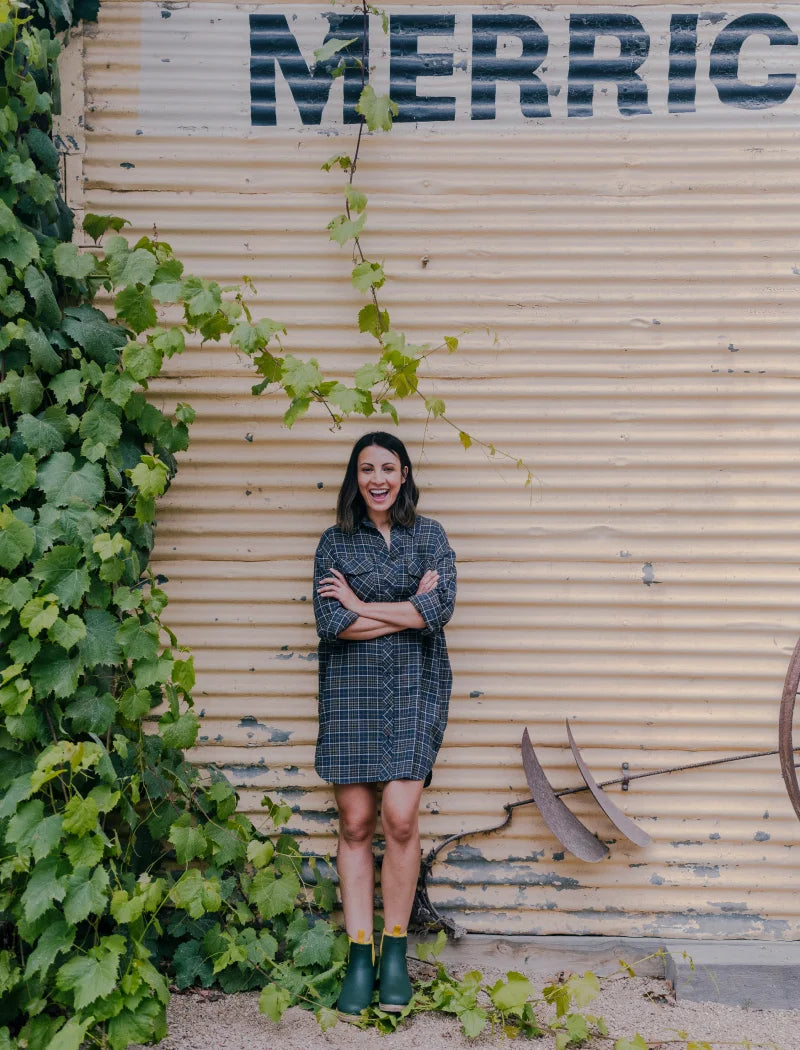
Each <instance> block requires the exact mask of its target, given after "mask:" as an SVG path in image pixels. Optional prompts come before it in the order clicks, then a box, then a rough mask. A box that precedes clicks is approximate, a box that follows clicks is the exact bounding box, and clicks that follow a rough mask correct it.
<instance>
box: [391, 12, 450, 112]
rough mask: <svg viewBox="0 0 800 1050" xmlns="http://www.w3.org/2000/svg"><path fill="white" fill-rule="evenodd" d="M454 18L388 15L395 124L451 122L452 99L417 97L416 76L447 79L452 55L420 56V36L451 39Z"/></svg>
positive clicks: (429, 96)
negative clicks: (425, 121) (400, 122)
mask: <svg viewBox="0 0 800 1050" xmlns="http://www.w3.org/2000/svg"><path fill="white" fill-rule="evenodd" d="M455 23H456V16H455V15H392V16H391V22H390V31H389V39H390V55H391V57H390V60H389V94H390V95H391V97H392V99H393V101H394V102H396V103H397V105H398V107H399V110H398V114H397V116H396V117H395V118H394V119H395V120H397V121H406V122H409V121H415V120H455V119H456V100H455V98H454V97H452V96H449V95H448V96H445V97H443V98H437V97H435V96H433V95H418V94H417V77H448V76H452V73H453V56H452V55H435V54H425V53H423V54H420V53H419V51H418V50H417V46H418V42H419V38H420V37H421V36H451V35H452V33H453V30H454V29H455Z"/></svg>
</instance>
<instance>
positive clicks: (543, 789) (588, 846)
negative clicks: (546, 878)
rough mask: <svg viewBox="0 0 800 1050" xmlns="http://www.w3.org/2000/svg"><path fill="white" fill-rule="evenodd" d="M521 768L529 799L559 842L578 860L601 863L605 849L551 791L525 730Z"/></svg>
mask: <svg viewBox="0 0 800 1050" xmlns="http://www.w3.org/2000/svg"><path fill="white" fill-rule="evenodd" d="M522 765H523V767H524V769H525V779H526V780H527V781H528V787H529V788H530V790H531V796H532V797H533V800H534V802H535V803H536V805H537V806H538V807H539V810H540V812H541V814H542V816H543V817H544V822H545V824H546V825H547V826H548V828H550V830H551V831H552V832H553V834H554V835H555V837H556V838H557V839H558V841H559V842H560V843H561V844H562V845H563V846H565V847H566V848H567V849H568V850H569V851H570V853H574V854H575V856H576V857H579V858H580V859H581V860H589V861H596V860H602V859H603V857H605V856H606V854H607V853H608V849H607V848H606V847H605V846H604V845H603V843H602V842H600V841H599V839H597V838H595V836H594V835H593V834H592V833H591V831H589V829H588V828H587V827H586V825H585V824H582V823H581V822H580V821H579V820H578V818H577V817H576V816H575V814H574V813H572V812H571V811H570V810H569V809H567V807H566V806H565V805H564V803H563V802H562V801H561V799H560V798H558V796H557V795H556V794H555V792H554V791H553V789H552V788H551V787H550V781H549V780H548V779H547V777H546V775H545V772H544V770H543V769H542V767H541V766H540V765H539V759H538V758H537V757H536V752H535V751H534V750H533V744H532V743H531V738H530V735H529V733H528V730H527V729H526V730H525V732H524V733H523V734H522Z"/></svg>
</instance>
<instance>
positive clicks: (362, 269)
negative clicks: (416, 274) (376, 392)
mask: <svg viewBox="0 0 800 1050" xmlns="http://www.w3.org/2000/svg"><path fill="white" fill-rule="evenodd" d="M351 279H352V282H353V287H354V288H355V289H357V290H358V291H359V292H368V291H369V290H370V288H380V287H381V286H382V285H383V283H384V282H385V280H386V274H385V273H384V272H383V267H382V266H381V264H380V263H375V262H369V260H365V261H364V262H361V263H359V264H358V265H357V266H354V267H353V273H352V275H351ZM361 367H362V368H366V367H369V366H368V365H362V366H361ZM372 367H374V366H372ZM359 371H360V369H359ZM357 385H359V386H360V385H361V384H357Z"/></svg>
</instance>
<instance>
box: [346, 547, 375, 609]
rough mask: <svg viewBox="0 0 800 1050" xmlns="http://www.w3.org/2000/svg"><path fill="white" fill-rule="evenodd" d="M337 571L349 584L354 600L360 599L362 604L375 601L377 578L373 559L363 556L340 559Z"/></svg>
mask: <svg viewBox="0 0 800 1050" xmlns="http://www.w3.org/2000/svg"><path fill="white" fill-rule="evenodd" d="M338 569H339V572H341V573H342V574H343V575H344V578H345V579H346V580H347V582H348V583H349V584H350V588H351V590H352V591H353V593H354V594H355V596H356V598H360V599H361V601H362V602H368V601H376V600H377V591H378V578H377V575H376V571H375V561H374V559H372V558H370V557H365V556H364V555H360V556H358V557H351V558H340V559H339V565H338Z"/></svg>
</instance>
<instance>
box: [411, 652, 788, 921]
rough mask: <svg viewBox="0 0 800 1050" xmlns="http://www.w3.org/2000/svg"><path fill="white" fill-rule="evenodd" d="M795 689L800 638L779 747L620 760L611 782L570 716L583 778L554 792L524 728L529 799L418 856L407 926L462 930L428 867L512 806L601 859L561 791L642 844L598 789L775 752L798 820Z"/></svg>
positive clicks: (601, 848) (582, 853)
mask: <svg viewBox="0 0 800 1050" xmlns="http://www.w3.org/2000/svg"><path fill="white" fill-rule="evenodd" d="M798 690H800V641H798V643H797V645H796V646H795V649H794V652H793V653H792V657H791V660H790V661H789V668H788V670H787V672H786V678H785V680H784V686H783V696H782V699H781V706H780V713H779V716H778V748H777V750H772V751H757V752H750V753H749V754H743V755H727V756H725V757H724V758H713V759H709V760H707V761H705V762H690V763H687V764H685V765H681V766H668V767H665V768H663V769H654V770H649V771H647V772H644V773H629V772H628V763H627V762H623V763H622V776H621V777H615V778H614V779H612V780H604V781H602V783H598V782H597V781H596V780H595V779H594V777H593V776H592V774H591V772H590V770H589V767H588V766H587V764H586V761H585V759H584V758H583V755H582V754H581V752H580V749H579V748H578V745H577V743H576V742H575V737H574V735H573V733H572V728H571V727H570V724H569V720H567V721H566V729H567V739H568V740H569V746H570V749H571V751H572V756H573V758H574V760H575V763H576V765H577V767H578V769H579V771H580V773H581V777H582V778H583V785H582V786H581V787H570V788H559V789H558V790H555V789H554V788H553V787H552V785H551V784H550V782H549V780H548V779H547V775H546V773H545V771H544V769H543V768H542V765H541V763H540V762H539V759H538V757H537V755H536V752H535V750H534V747H533V743H532V742H531V738H530V734H529V733H528V730H527V729H525V731H524V732H523V734H522V742H521V748H522V765H523V768H524V770H525V779H526V780H527V782H528V787H529V788H530V792H531V797H530V798H525V799H520V800H519V801H517V802H507V803H506V804H505V805H504V806H503V809H504V810H505V817H504V818H503V819H502V820H501V821H500V822H499V823H498V824H492V825H491V826H490V827H484V828H471V829H469V830H467V831H460V832H458V833H456V834H455V835H449V836H448V837H447V838H445V839H443V840H442V841H441V842H440V843H439V844H438V845H437V846H435V847H434V848H433V849H432V850H431V851H430V852H429V853H428V855H427V856H426V857H425V858H424V859H423V861H422V865H421V868H420V876H419V882H418V884H417V891H416V895H415V898H414V908H413V912H412V925H413V926H414V928H416V929H428V930H430V929H431V928H432V927H436V928H439V929H445V930H446V931H447V932H448V933H449V934H450V936H451V937H453V938H454V939H456V940H457V939H458V938H460V937H462V936H463V935H464V933H465V932H466V931H465V930H464V929H463V927H461V926H459V925H458V924H457V923H455V922H453V920H452V919H449V918H447V917H446V916H444V915H442V914H441V913H440V912H439V911H438V910H437V909H436V906H435V905H434V904H433V903H432V902H431V900H430V897H429V896H428V887H427V879H428V876H429V875H430V873H431V869H432V868H433V864H434V862H435V860H436V858H437V856H438V855H439V853H441V851H442V850H443V849H445V847H447V846H451V845H452V844H453V843H455V842H459V841H460V840H461V839H464V838H466V837H467V836H469V835H481V834H488V833H489V832H492V831H501V830H502V829H503V828H505V827H507V826H508V825H509V824H510V823H511V818H512V816H513V814H514V810H515V809H518V808H519V807H520V806H530V805H536V806H537V807H538V809H539V811H540V813H541V814H542V818H543V820H544V822H545V824H547V826H548V828H549V829H550V831H551V832H552V833H553V834H554V835H555V837H556V838H557V839H558V841H559V842H560V843H561V844H562V845H563V846H564V848H565V849H567V850H569V852H570V853H572V854H573V855H574V856H576V857H578V858H579V859H580V860H585V861H589V862H595V861H599V860H602V859H603V858H604V857H605V856H607V855H608V847H607V846H606V845H605V844H604V843H603V842H601V841H600V840H599V839H598V838H597V836H596V835H595V834H594V833H593V832H592V831H590V830H589V828H587V827H586V825H585V824H584V823H583V822H582V821H581V820H579V819H578V818H577V817H576V816H575V814H574V813H573V812H572V811H571V810H570V809H569V808H568V807H567V806H566V804H565V803H564V802H562V798H563V797H564V796H565V795H576V794H578V793H579V792H582V791H589V792H591V794H592V796H593V798H594V799H595V801H596V802H597V804H598V805H599V806H600V808H601V809H602V811H603V812H604V813H605V815H606V816H607V817H608V819H609V820H610V821H611V823H612V824H613V825H614V827H616V829H617V830H618V831H619V832H621V834H622V835H624V836H625V838H627V839H628V840H629V841H631V842H633V843H634V844H635V845H637V846H646V845H647V844H648V843H649V842H651V841H652V840H651V836H650V835H649V834H648V833H647V832H646V831H645V830H644V829H643V828H641V827H640V826H639V825H638V824H637V823H636V822H635V821H633V820H631V818H630V817H629V816H627V815H626V814H625V813H623V811H622V810H621V809H620V808H619V806H618V805H617V804H616V803H615V802H614V801H613V800H612V799H611V798H610V797H609V796H608V794H606V792H605V791H604V790H603V788H607V787H611V786H612V785H616V784H619V785H621V787H622V790H623V791H627V790H628V787H629V785H630V784H631V782H632V781H634V780H643V779H644V778H645V777H658V776H665V775H666V774H668V773H682V772H684V771H686V770H689V769H704V768H706V767H708V766H721V765H727V764H728V763H731V762H746V761H748V760H750V759H754V758H765V757H767V756H770V755H779V756H780V766H781V772H782V774H783V780H784V783H785V785H786V790H787V792H788V795H789V799H790V800H791V803H792V806H793V807H794V810H795V813H796V814H797V816H798V819H800V783H798V777H797V768H798V764H799V763H798V762H797V761H796V760H795V759H796V752H797V751H798V750H800V746H795V745H794V742H793V739H792V722H793V718H794V708H795V702H796V700H797V695H798Z"/></svg>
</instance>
